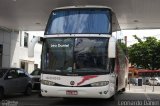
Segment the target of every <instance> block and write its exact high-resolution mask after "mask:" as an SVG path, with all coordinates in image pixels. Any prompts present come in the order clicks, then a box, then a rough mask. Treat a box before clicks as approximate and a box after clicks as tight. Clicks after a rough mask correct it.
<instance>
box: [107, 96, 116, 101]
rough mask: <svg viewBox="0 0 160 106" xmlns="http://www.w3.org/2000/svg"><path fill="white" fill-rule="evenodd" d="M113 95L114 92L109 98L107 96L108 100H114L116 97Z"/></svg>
mask: <svg viewBox="0 0 160 106" xmlns="http://www.w3.org/2000/svg"><path fill="white" fill-rule="evenodd" d="M115 95H116V94H114V95H113V96H111V97H110V98H108V100H109V101H115V98H116V96H115Z"/></svg>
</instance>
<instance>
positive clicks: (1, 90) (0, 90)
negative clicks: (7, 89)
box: [0, 87, 4, 100]
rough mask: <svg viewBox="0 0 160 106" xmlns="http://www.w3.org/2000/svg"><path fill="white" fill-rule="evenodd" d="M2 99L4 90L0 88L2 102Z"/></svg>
mask: <svg viewBox="0 0 160 106" xmlns="http://www.w3.org/2000/svg"><path fill="white" fill-rule="evenodd" d="M3 97H4V89H3V88H2V87H0V100H2V99H3Z"/></svg>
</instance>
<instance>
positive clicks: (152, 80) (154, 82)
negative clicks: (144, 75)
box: [149, 78, 160, 86]
mask: <svg viewBox="0 0 160 106" xmlns="http://www.w3.org/2000/svg"><path fill="white" fill-rule="evenodd" d="M149 85H150V86H151V85H160V80H159V79H158V78H150V79H149Z"/></svg>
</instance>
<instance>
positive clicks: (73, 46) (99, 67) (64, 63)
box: [42, 38, 108, 73]
mask: <svg viewBox="0 0 160 106" xmlns="http://www.w3.org/2000/svg"><path fill="white" fill-rule="evenodd" d="M107 52H108V38H48V39H46V41H45V43H44V46H43V53H42V60H44V61H43V62H42V69H43V70H45V71H50V72H67V73H68V72H71V73H72V72H107V71H108V70H107V60H108V53H107Z"/></svg>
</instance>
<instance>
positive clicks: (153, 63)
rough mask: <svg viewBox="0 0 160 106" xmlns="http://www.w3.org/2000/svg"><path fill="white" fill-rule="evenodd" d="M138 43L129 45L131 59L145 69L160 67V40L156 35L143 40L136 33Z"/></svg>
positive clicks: (132, 62)
mask: <svg viewBox="0 0 160 106" xmlns="http://www.w3.org/2000/svg"><path fill="white" fill-rule="evenodd" d="M133 37H134V38H135V39H136V40H138V43H136V44H133V45H132V46H131V47H129V48H128V49H129V61H130V62H131V64H134V65H136V66H137V67H142V68H145V69H152V70H154V69H159V68H160V41H159V40H157V39H156V38H155V37H147V38H146V40H145V41H142V40H141V39H140V38H138V37H137V36H136V35H134V36H133Z"/></svg>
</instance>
